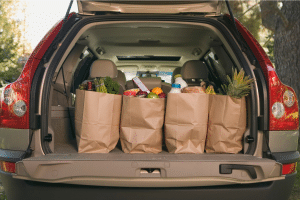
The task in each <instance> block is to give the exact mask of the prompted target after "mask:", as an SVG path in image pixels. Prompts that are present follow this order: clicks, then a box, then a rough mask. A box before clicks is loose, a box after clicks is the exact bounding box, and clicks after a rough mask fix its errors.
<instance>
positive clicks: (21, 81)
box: [0, 13, 75, 129]
mask: <svg viewBox="0 0 300 200" xmlns="http://www.w3.org/2000/svg"><path fill="white" fill-rule="evenodd" d="M74 14H75V13H71V14H70V15H69V17H71V16H72V15H74ZM62 24H63V21H61V22H60V23H58V24H57V25H55V26H54V27H53V28H52V29H51V30H50V31H49V32H48V33H47V34H46V35H45V37H44V38H43V39H42V40H41V41H40V43H39V44H38V45H37V46H36V48H35V49H34V51H33V52H32V54H31V56H30V57H29V59H28V61H27V62H26V64H25V66H24V68H23V71H22V73H21V75H20V77H19V78H18V79H17V80H16V81H15V82H14V83H11V84H9V85H8V86H6V87H5V89H4V91H3V93H2V97H1V99H0V107H1V109H0V128H16V129H29V101H30V89H31V83H32V79H33V76H34V73H35V71H36V69H37V67H38V65H39V63H40V61H41V59H42V58H43V56H44V54H45V53H46V51H47V50H48V48H49V46H50V45H51V43H52V42H53V40H54V38H55V37H56V35H57V34H58V33H59V31H60V29H61V27H62Z"/></svg>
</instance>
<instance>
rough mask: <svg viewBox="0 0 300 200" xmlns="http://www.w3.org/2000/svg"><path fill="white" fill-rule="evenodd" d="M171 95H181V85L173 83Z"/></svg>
mask: <svg viewBox="0 0 300 200" xmlns="http://www.w3.org/2000/svg"><path fill="white" fill-rule="evenodd" d="M169 93H181V88H180V84H178V83H173V84H172V89H171V90H170V92H169Z"/></svg>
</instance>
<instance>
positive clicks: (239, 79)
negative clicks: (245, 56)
mask: <svg viewBox="0 0 300 200" xmlns="http://www.w3.org/2000/svg"><path fill="white" fill-rule="evenodd" d="M232 72H233V77H232V79H231V78H230V77H229V76H228V75H227V79H228V82H229V83H228V85H225V84H223V85H222V89H223V90H224V92H225V94H226V95H229V96H231V97H233V98H237V99H240V98H242V97H244V96H247V95H248V94H249V93H250V90H251V83H252V82H253V79H249V77H248V76H246V77H245V72H244V70H243V69H241V70H240V72H239V73H237V70H236V69H235V70H234V71H233V70H232Z"/></svg>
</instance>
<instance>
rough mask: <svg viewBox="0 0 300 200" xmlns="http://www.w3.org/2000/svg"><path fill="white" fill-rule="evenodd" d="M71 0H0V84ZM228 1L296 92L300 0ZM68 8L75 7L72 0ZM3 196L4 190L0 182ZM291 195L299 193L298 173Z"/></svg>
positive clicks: (15, 75)
mask: <svg viewBox="0 0 300 200" xmlns="http://www.w3.org/2000/svg"><path fill="white" fill-rule="evenodd" d="M69 3H70V0H0V88H3V87H4V86H5V85H6V84H8V83H10V82H13V81H15V80H16V79H17V78H18V77H19V75H20V73H21V71H22V68H23V66H24V65H25V63H26V61H27V59H28V58H29V56H30V54H31V52H32V51H33V49H34V48H35V47H36V45H37V44H38V43H39V41H40V40H41V39H42V38H43V36H44V35H45V34H46V33H47V32H48V31H49V30H50V29H51V27H52V26H54V24H56V23H57V22H58V21H59V20H61V19H62V18H63V17H64V16H65V14H66V11H67V9H68V6H69ZM230 5H231V8H232V10H233V14H234V16H235V17H236V18H237V19H238V20H239V21H241V22H242V24H244V25H245V26H246V27H247V28H248V30H249V31H250V32H251V33H252V34H253V35H254V36H255V37H256V39H257V40H258V41H259V43H260V44H261V46H262V47H263V48H264V49H265V51H266V53H267V54H268V56H269V58H270V60H271V61H272V63H273V65H274V66H275V68H276V72H277V74H278V76H279V78H280V79H281V81H282V82H283V83H284V84H287V85H290V86H292V87H293V88H294V89H295V91H296V93H297V96H298V98H299V92H300V84H299V83H298V79H299V76H300V71H299V70H300V69H299V68H300V50H299V49H300V37H299V36H300V18H299V16H300V1H261V0H250V1H240V0H236V1H230ZM224 6H225V3H224ZM71 12H78V9H77V2H76V1H74V3H73V5H72V8H71ZM0 90H1V89H0ZM298 169H299V166H298ZM299 170H300V169H299ZM2 199H5V195H4V193H3V188H1V185H0V200H2ZM292 199H300V173H298V180H297V182H296V183H295V186H294V189H293V194H292V196H291V198H290V200H292Z"/></svg>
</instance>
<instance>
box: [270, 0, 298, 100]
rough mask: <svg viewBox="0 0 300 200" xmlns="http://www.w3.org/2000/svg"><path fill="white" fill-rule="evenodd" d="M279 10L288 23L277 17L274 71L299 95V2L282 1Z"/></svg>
mask: <svg viewBox="0 0 300 200" xmlns="http://www.w3.org/2000/svg"><path fill="white" fill-rule="evenodd" d="M281 12H282V14H283V15H284V16H285V18H286V20H287V21H288V24H287V23H286V22H284V20H282V18H280V17H278V18H277V23H276V27H275V38H274V41H275V44H274V57H275V67H276V72H277V74H278V76H279V78H280V80H281V81H282V82H283V83H284V84H286V85H289V86H291V87H292V88H293V89H294V90H295V92H296V94H297V96H298V97H300V93H299V92H300V84H299V78H300V20H299V16H300V2H299V1H284V2H283V6H282V9H281Z"/></svg>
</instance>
